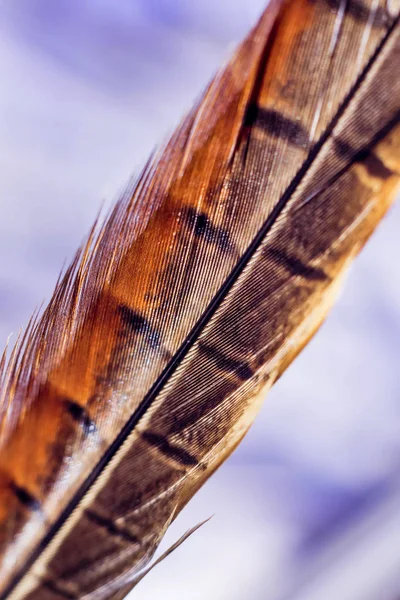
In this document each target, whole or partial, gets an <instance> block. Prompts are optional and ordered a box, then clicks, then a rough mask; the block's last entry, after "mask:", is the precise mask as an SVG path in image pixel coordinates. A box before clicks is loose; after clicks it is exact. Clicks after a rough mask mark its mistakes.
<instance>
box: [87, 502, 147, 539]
mask: <svg viewBox="0 0 400 600" xmlns="http://www.w3.org/2000/svg"><path fill="white" fill-rule="evenodd" d="M85 515H86V517H87V518H88V519H89V521H90V522H91V523H94V524H95V525H97V527H101V528H102V529H105V530H106V531H107V532H108V533H109V534H110V535H112V536H115V537H119V538H121V539H123V540H125V541H126V542H129V543H130V544H139V545H140V540H139V538H138V537H136V536H135V535H134V534H133V533H131V532H130V531H128V530H127V529H126V528H123V527H119V526H118V525H117V524H116V523H115V522H114V521H113V519H110V518H108V517H104V516H102V515H99V514H98V513H96V512H94V511H93V510H90V509H86V510H85Z"/></svg>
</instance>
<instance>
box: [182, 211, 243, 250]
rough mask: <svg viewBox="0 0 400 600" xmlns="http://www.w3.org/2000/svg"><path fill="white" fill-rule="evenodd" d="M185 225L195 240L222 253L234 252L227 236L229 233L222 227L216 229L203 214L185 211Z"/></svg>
mask: <svg viewBox="0 0 400 600" xmlns="http://www.w3.org/2000/svg"><path fill="white" fill-rule="evenodd" d="M185 213H186V219H187V223H188V225H189V227H190V229H191V230H192V231H193V232H194V234H195V236H196V237H197V238H201V239H203V240H206V242H208V243H210V244H214V245H215V246H217V247H218V248H220V249H221V250H223V251H224V252H233V251H235V248H234V245H233V244H232V242H231V240H230V236H229V232H228V231H226V229H224V228H223V227H217V226H216V225H213V224H212V223H211V220H210V218H209V217H208V216H207V215H206V214H205V213H203V212H198V211H196V210H195V209H194V208H192V207H189V208H187V209H186V210H185Z"/></svg>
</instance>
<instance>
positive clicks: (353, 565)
mask: <svg viewBox="0 0 400 600" xmlns="http://www.w3.org/2000/svg"><path fill="white" fill-rule="evenodd" d="M263 6H264V0H236V1H235V0H57V1H56V2H55V1H54V0H0V211H1V212H0V214H1V221H0V256H1V257H2V260H1V261H0V339H1V340H3V341H4V342H5V341H6V338H7V336H8V335H9V334H10V333H11V332H15V333H16V332H17V331H18V329H19V327H20V326H21V325H24V324H26V322H27V320H28V317H29V315H30V314H31V312H32V310H33V309H34V308H35V306H37V305H38V304H40V303H41V302H42V300H43V299H45V298H46V299H48V298H49V296H50V294H51V291H52V289H53V286H54V284H55V281H56V279H57V276H58V273H59V271H60V268H61V266H62V265H63V263H64V262H65V261H66V260H70V258H71V257H72V255H73V252H74V250H75V249H76V247H77V246H78V244H79V243H80V241H81V240H82V238H83V236H84V234H85V233H86V232H87V230H88V229H89V226H90V225H91V223H92V221H93V219H94V218H95V216H96V214H97V212H98V209H99V206H100V204H101V202H102V201H104V202H105V205H106V206H108V205H109V204H110V203H111V201H112V200H113V199H115V197H116V195H117V194H118V191H120V190H122V189H123V186H124V183H125V182H126V181H127V180H128V178H129V177H130V176H131V175H132V173H135V172H136V173H137V172H138V171H139V169H140V166H141V165H142V164H143V161H144V160H145V158H146V157H147V155H148V154H149V152H150V151H151V150H152V149H153V148H154V146H155V144H156V143H157V142H159V141H160V140H162V139H163V138H164V137H165V135H166V134H167V132H169V131H171V129H172V128H173V126H174V125H175V124H176V123H177V122H178V121H179V119H180V117H181V116H182V115H183V113H184V112H185V111H186V110H187V109H188V108H189V107H190V105H191V103H192V102H193V100H194V99H195V98H196V97H197V96H198V94H199V92H200V91H201V89H202V87H203V86H204V84H205V83H206V82H207V81H208V79H209V78H210V77H211V75H212V73H213V72H214V70H215V69H216V68H217V67H218V66H219V65H220V64H221V62H223V60H224V59H225V58H226V57H227V56H229V53H230V51H231V50H232V48H233V47H234V46H235V44H236V43H237V42H238V41H239V40H240V38H241V37H242V36H243V35H244V34H245V33H246V31H247V29H248V28H249V27H250V26H251V25H252V23H253V22H254V21H255V20H256V18H257V16H258V15H259V13H260V11H261V10H262V8H263ZM399 225H400V207H399V206H397V207H395V208H394V209H393V210H392V211H391V213H390V215H389V216H388V218H387V219H385V221H384V223H383V224H382V226H381V227H380V229H379V230H378V232H377V233H376V234H375V236H374V237H373V239H372V240H371V242H370V243H369V245H368V246H367V248H366V249H365V250H364V252H363V253H362V255H361V257H360V258H359V260H358V261H357V264H356V265H355V267H354V268H353V270H352V273H351V277H350V278H349V280H348V283H347V285H346V287H345V290H344V292H343V294H342V297H341V300H340V301H339V303H338V304H337V306H336V307H335V309H334V311H333V312H332V314H331V316H330V318H329V320H328V322H327V323H326V324H325V325H324V326H323V328H322V330H321V331H320V333H318V334H317V336H316V337H315V339H314V340H313V341H312V342H311V344H310V345H309V346H308V347H307V348H306V350H305V351H304V352H303V353H302V355H301V356H300V357H299V358H298V359H297V361H296V362H295V363H294V364H293V365H292V367H291V368H290V369H289V371H288V372H287V373H286V375H285V376H284V377H283V378H282V379H281V380H280V381H279V382H278V384H277V385H276V387H275V388H274V389H273V391H272V392H271V393H270V394H269V396H268V400H267V402H266V403H265V406H264V409H263V411H262V413H261V414H260V416H259V418H258V419H257V421H256V423H255V425H254V426H253V428H252V430H251V432H250V434H249V435H248V436H247V438H246V439H245V441H244V442H243V443H242V445H241V446H240V448H239V449H238V450H237V452H236V453H235V454H234V455H233V456H232V457H231V459H229V460H228V462H227V463H226V464H225V465H224V466H223V467H222V468H221V469H220V471H219V472H218V473H217V474H216V475H215V476H214V477H213V478H212V479H211V480H210V482H209V483H207V485H206V486H205V487H204V488H203V489H202V490H201V491H200V492H199V493H198V495H197V496H196V497H195V498H194V500H193V501H192V502H191V503H190V504H189V506H188V507H187V509H185V511H184V512H183V514H182V515H181V517H180V518H179V519H178V521H177V522H176V523H175V524H174V525H173V527H172V528H171V530H170V531H169V532H168V534H167V536H166V539H165V542H164V543H163V548H166V547H167V546H168V545H169V544H171V543H172V542H173V541H175V539H176V538H178V537H179V536H180V535H181V534H182V533H183V532H184V531H185V530H186V529H187V528H189V527H191V526H192V525H194V524H196V523H197V522H199V521H201V520H203V519H204V518H207V517H209V516H210V515H213V514H214V515H215V516H214V518H213V519H212V520H211V521H210V522H209V523H208V524H207V525H205V526H204V527H203V528H201V530H200V531H199V532H197V533H196V534H195V535H194V536H193V537H192V538H191V539H190V540H188V541H187V542H186V543H185V544H184V545H183V546H182V547H181V548H180V549H179V550H177V551H176V552H175V553H174V554H173V555H172V556H171V557H170V558H168V559H167V560H166V561H164V563H162V564H161V565H160V566H159V567H157V568H156V569H155V570H154V571H153V572H152V573H151V575H149V576H148V577H147V578H145V579H144V581H143V582H142V583H141V584H140V585H139V586H138V588H137V589H136V590H135V592H134V593H133V594H132V597H133V598H136V600H158V599H159V598H160V599H161V598H162V599H163V600H172V599H173V600H184V599H185V600H186V599H190V600H200V599H201V600H203V599H209V600H245V599H246V600H247V599H255V600H257V599H260V600H289V599H296V600H321V599H323V600H331V599H332V600H337V599H338V598H340V600H369V599H370V600H376V599H377V598H379V600H386V599H387V600H395V598H396V597H398V594H399V593H400V436H399V425H400V398H399V392H400V384H399V381H398V359H399V351H400V335H399V333H400V280H399V267H398V256H399V255H400V239H399V235H398V230H399Z"/></svg>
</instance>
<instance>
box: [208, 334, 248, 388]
mask: <svg viewBox="0 0 400 600" xmlns="http://www.w3.org/2000/svg"><path fill="white" fill-rule="evenodd" d="M199 350H200V352H201V353H202V354H205V355H206V356H207V357H208V358H210V359H211V360H212V361H213V362H214V363H215V364H216V365H217V367H218V368H219V369H220V370H221V371H224V372H225V373H229V374H235V375H237V376H238V377H239V379H241V380H242V381H247V380H248V379H250V378H251V377H253V375H254V372H253V369H252V368H251V367H250V366H249V365H248V364H247V363H246V362H242V361H240V360H235V359H233V358H229V356H226V355H225V354H223V353H222V352H220V351H219V350H217V349H216V348H213V347H212V346H209V345H208V344H205V343H204V342H199Z"/></svg>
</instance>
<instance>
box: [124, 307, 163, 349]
mask: <svg viewBox="0 0 400 600" xmlns="http://www.w3.org/2000/svg"><path fill="white" fill-rule="evenodd" d="M118 314H119V315H120V317H121V319H122V321H123V322H124V324H125V325H126V326H127V327H128V329H129V330H130V331H131V332H133V333H138V334H140V335H143V336H144V337H145V338H146V340H147V342H148V344H149V346H150V348H152V349H153V350H157V349H159V348H160V347H161V338H160V334H159V333H158V332H157V331H156V330H155V329H154V328H153V327H152V326H151V325H150V323H149V322H148V320H147V319H145V317H143V316H142V315H140V314H139V313H138V312H136V311H135V310H133V309H131V308H129V307H128V306H126V305H125V304H121V305H120V306H118Z"/></svg>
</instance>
